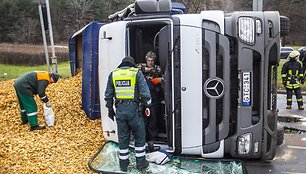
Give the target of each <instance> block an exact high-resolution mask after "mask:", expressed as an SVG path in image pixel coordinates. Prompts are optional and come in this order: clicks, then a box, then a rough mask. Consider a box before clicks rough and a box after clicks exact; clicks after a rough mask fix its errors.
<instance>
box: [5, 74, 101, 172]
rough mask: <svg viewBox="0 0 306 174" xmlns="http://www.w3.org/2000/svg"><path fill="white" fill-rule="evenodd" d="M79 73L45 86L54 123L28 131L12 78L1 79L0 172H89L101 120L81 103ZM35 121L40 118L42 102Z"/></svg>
mask: <svg viewBox="0 0 306 174" xmlns="http://www.w3.org/2000/svg"><path fill="white" fill-rule="evenodd" d="M81 77H82V76H81V73H80V74H79V75H78V76H76V77H71V78H68V79H61V80H59V81H58V83H55V84H52V85H50V86H49V87H48V88H47V91H46V93H47V95H48V97H49V99H50V101H51V103H52V107H53V111H54V113H55V125H54V126H53V127H47V129H45V130H39V131H33V132H31V131H29V127H30V126H29V125H21V119H20V114H19V111H20V110H19V104H18V101H17V97H16V93H15V90H14V88H13V86H12V85H13V83H14V81H15V80H8V81H0V124H1V125H0V134H1V136H0V166H1V167H0V173H8V174H9V173H14V174H15V173H31V174H32V173H40V174H41V173H92V172H91V171H90V169H89V168H88V167H87V163H88V161H89V160H90V158H91V157H92V156H93V155H94V154H95V153H96V152H97V151H98V149H99V148H100V147H101V145H102V144H103V142H104V138H103V135H102V127H101V120H99V119H98V120H90V119H88V117H87V116H86V114H85V112H84V111H82V109H81V99H82V96H81V86H82V85H81V84H82V83H81V81H82V80H81ZM35 100H36V103H37V105H38V108H39V109H38V111H39V114H38V122H39V124H45V121H44V118H43V103H42V102H41V101H40V100H39V98H38V97H35Z"/></svg>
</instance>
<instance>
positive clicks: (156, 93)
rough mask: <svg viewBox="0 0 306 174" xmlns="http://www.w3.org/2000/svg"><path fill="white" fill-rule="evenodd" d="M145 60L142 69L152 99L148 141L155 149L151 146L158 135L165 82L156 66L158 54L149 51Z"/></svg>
mask: <svg viewBox="0 0 306 174" xmlns="http://www.w3.org/2000/svg"><path fill="white" fill-rule="evenodd" d="M145 58H146V65H145V66H142V67H141V69H142V71H143V73H144V76H145V79H146V82H147V84H148V87H149V90H150V93H151V97H152V105H151V107H150V111H151V113H150V116H149V117H145V127H146V139H147V142H148V145H149V148H153V147H151V146H153V141H155V140H156V138H157V134H158V116H159V115H160V113H159V111H160V103H161V98H162V82H163V81H164V78H163V76H162V73H161V69H160V67H159V66H157V65H155V60H156V54H155V53H154V52H152V51H149V52H148V53H147V54H146V57H145ZM151 150H152V149H151Z"/></svg>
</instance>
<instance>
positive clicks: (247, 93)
mask: <svg viewBox="0 0 306 174" xmlns="http://www.w3.org/2000/svg"><path fill="white" fill-rule="evenodd" d="M250 105H251V73H250V72H243V73H242V106H250Z"/></svg>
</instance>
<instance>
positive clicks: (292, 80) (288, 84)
mask: <svg viewBox="0 0 306 174" xmlns="http://www.w3.org/2000/svg"><path fill="white" fill-rule="evenodd" d="M299 56H300V53H299V52H298V51H295V50H294V51H292V52H291V53H290V54H289V56H288V57H289V61H287V62H286V63H285V64H284V65H283V67H282V72H281V74H282V81H283V85H284V87H285V88H286V91H287V107H286V109H291V108H292V93H293V91H294V93H295V95H296V99H297V103H298V108H299V109H300V110H304V106H303V96H302V92H301V84H304V77H303V69H302V65H301V63H300V62H299V61H298V59H299Z"/></svg>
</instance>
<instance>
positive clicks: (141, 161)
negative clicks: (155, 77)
mask: <svg viewBox="0 0 306 174" xmlns="http://www.w3.org/2000/svg"><path fill="white" fill-rule="evenodd" d="M135 65H136V64H135V60H134V58H132V57H125V58H124V59H123V60H122V63H121V64H120V65H119V66H118V68H116V69H115V70H113V71H112V72H111V73H110V75H109V76H108V81H107V86H106V90H105V94H104V96H105V98H104V99H105V101H106V107H107V108H108V117H109V118H110V119H112V120H114V116H115V115H116V122H117V130H118V143H119V165H120V169H121V170H122V171H124V172H126V171H127V168H128V165H129V142H130V132H131V131H132V134H133V135H134V138H135V153H136V167H137V168H138V169H144V168H147V167H148V166H149V162H148V161H147V160H146V157H145V154H146V152H145V142H146V140H145V127H144V121H143V117H142V116H141V115H139V114H138V112H139V111H138V106H139V102H141V101H142V102H144V104H145V105H146V106H147V107H149V105H150V104H151V96H150V91H149V88H148V85H147V84H146V82H145V79H144V76H143V74H142V72H141V71H139V69H138V68H135ZM114 98H115V106H116V114H115V111H114V108H113V100H114Z"/></svg>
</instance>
